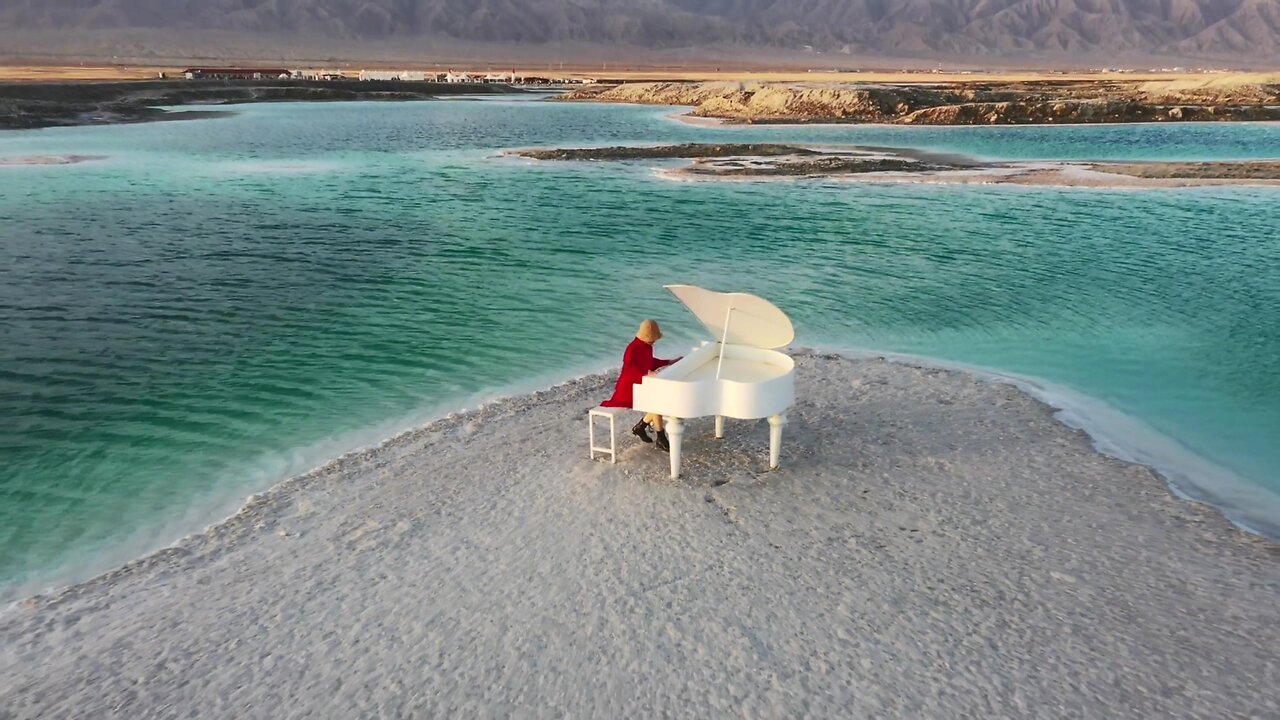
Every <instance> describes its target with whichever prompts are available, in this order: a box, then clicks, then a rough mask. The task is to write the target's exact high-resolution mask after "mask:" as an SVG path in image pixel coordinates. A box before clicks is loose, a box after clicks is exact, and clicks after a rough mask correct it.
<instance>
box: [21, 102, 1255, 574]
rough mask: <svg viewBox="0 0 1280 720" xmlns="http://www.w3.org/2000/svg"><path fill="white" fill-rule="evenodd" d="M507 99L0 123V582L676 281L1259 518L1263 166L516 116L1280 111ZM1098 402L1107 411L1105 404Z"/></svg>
mask: <svg viewBox="0 0 1280 720" xmlns="http://www.w3.org/2000/svg"><path fill="white" fill-rule="evenodd" d="M669 113H670V110H668V109H655V108H636V107H608V106H599V105H557V104H548V103H532V102H526V101H507V100H503V101H491V100H486V101H458V102H440V103H414V104H403V105H388V104H363V103H353V104H335V105H258V106H247V107H244V108H242V109H241V113H240V114H239V115H238V116H236V117H232V118H225V119H217V120H204V121H196V122H187V123H161V124H152V125H137V126H126V127H107V128H74V129H56V130H44V131H24V132H7V133H0V158H3V157H14V156H27V155H41V154H81V155H103V156H106V159H104V160H101V161H97V162H92V163H85V164H81V165H72V166H57V167H0V588H3V589H0V597H5V596H6V595H7V596H8V597H14V596H17V595H21V594H22V593H25V592H30V591H33V590H35V589H39V588H40V587H42V586H43V585H45V584H47V583H49V582H55V581H63V580H68V579H78V578H83V577H87V576H88V575H89V574H91V573H93V572H96V571H99V570H102V569H104V568H105V567H107V566H109V565H110V564H112V563H116V562H120V561H122V560H125V559H128V558H129V557H132V556H136V555H137V554H138V553H140V552H142V551H144V550H147V549H151V548H154V547H158V546H160V545H162V544H164V543H167V542H169V541H171V540H173V539H175V538H176V537H178V536H179V535H181V534H184V533H186V532H191V531H195V530H199V529H200V528H201V527H202V526H203V525H204V524H205V523H207V522H209V521H211V520H213V519H216V518H218V517H221V516H223V515H225V514H226V513H227V512H229V511H231V510H234V508H235V507H236V506H237V505H238V504H239V503H240V502H241V501H242V499H243V497H244V496H245V495H247V494H248V493H250V492H256V491H260V490H262V489H264V488H266V487H268V486H270V485H271V484H273V483H274V482H276V481H278V480H280V479H282V478H284V477H287V476H289V475H291V474H295V473H297V472H300V471H302V470H305V469H307V468H309V467H313V466H315V465H317V464H319V463H321V462H323V461H324V460H325V459H327V458H330V457H333V456H336V455H337V454H340V453H341V452H343V451H346V450H350V449H354V448H355V447H358V446H360V445H364V444H368V443H371V442H373V441H376V440H378V439H380V438H382V437H385V436H387V435H388V434H390V433H392V432H394V431H396V430H398V429H403V428H405V427H408V426H409V425H411V424H413V423H415V422H419V421H422V420H424V419H426V418H429V417H431V416H433V415H434V414H435V413H437V412H441V411H446V410H452V409H456V408H457V407H459V406H461V405H463V404H467V403H471V402H474V401H475V400H476V398H479V397H484V396H487V395H492V394H494V393H499V392H503V391H512V390H517V389H521V388H532V387H536V386H540V385H545V384H548V383H550V382H551V381H554V380H556V379H561V378H564V377H568V376H571V375H574V374H578V373H580V372H583V371H586V370H594V369H598V368H601V367H604V366H607V365H610V364H612V363H613V362H615V360H616V358H615V356H616V355H617V354H618V352H619V351H620V349H621V348H622V346H623V345H624V344H625V343H626V342H627V340H628V339H629V337H630V335H631V333H632V332H633V330H634V328H633V327H632V326H633V325H634V324H635V322H636V320H638V315H637V313H638V312H641V311H638V310H637V309H636V308H643V311H642V312H643V314H646V315H653V316H656V317H659V318H662V319H663V320H664V321H666V326H667V328H668V337H669V338H671V340H669V341H666V342H668V343H669V345H670V348H671V352H672V353H678V352H679V351H680V350H682V349H683V347H682V346H684V345H685V344H687V343H689V342H692V341H694V340H695V339H700V337H701V334H700V328H699V327H698V326H696V324H695V323H693V322H692V321H691V319H690V318H688V317H687V316H686V315H685V313H684V311H683V310H682V308H680V306H679V305H678V304H676V303H675V302H674V301H672V300H670V299H669V298H668V297H666V296H665V293H664V291H663V290H662V289H661V286H662V284H664V283H669V282H688V283H695V284H702V285H705V286H708V287H713V288H720V289H736V290H745V291H750V292H756V293H759V294H761V295H763V296H765V297H768V298H770V299H771V300H774V301H775V302H776V303H778V304H779V305H780V306H782V307H784V308H785V309H787V310H788V312H789V313H790V314H791V316H792V317H793V319H794V321H795V324H796V327H797V328H798V333H799V337H798V340H797V344H798V345H805V346H825V347H837V348H871V349H875V350H882V351H893V352H901V353H912V354H918V355H923V356H927V357H931V358H937V359H939V360H944V361H950V362H957V363H967V364H973V365H978V366H983V367H987V368H992V369H996V370H1000V371H1004V372H1008V373H1017V374H1021V375H1024V376H1028V377H1032V378H1037V379H1039V380H1040V381H1043V383H1044V384H1046V387H1047V390H1046V393H1047V394H1048V395H1049V396H1051V397H1053V398H1057V399H1058V400H1061V401H1062V402H1064V403H1066V404H1068V405H1072V406H1073V407H1074V408H1075V409H1076V412H1075V416H1078V417H1079V418H1080V419H1081V420H1082V421H1084V422H1086V423H1088V424H1091V425H1090V427H1091V429H1092V430H1094V431H1095V432H1096V433H1097V434H1098V435H1099V437H1101V438H1102V439H1103V442H1104V444H1106V445H1108V446H1112V445H1114V446H1116V449H1117V450H1118V451H1122V452H1127V453H1129V454H1130V455H1131V456H1134V457H1139V458H1141V459H1146V460H1148V461H1151V462H1157V463H1163V464H1164V465H1165V469H1167V470H1169V471H1170V472H1171V473H1173V478H1174V481H1175V483H1177V484H1178V485H1179V486H1180V487H1181V489H1182V490H1183V491H1185V492H1188V493H1190V494H1192V495H1195V496H1197V497H1206V498H1210V499H1212V500H1213V501H1214V502H1215V503H1217V504H1218V505H1219V506H1221V507H1223V508H1224V510H1225V511H1226V512H1227V513H1228V514H1229V515H1230V516H1232V517H1233V518H1234V519H1236V520H1237V521H1239V522H1243V523H1246V524H1247V525H1249V526H1250V527H1253V528H1255V529H1259V530H1263V531H1267V532H1269V533H1277V534H1280V530H1278V529H1280V442H1277V438H1280V363H1278V362H1277V359H1276V358H1277V357H1280V312H1277V308H1280V239H1278V238H1277V232H1276V231H1277V228H1280V192H1277V191H1273V190H1269V189H1245V188H1229V189H1223V188H1213V189H1195V190H1164V191H1144V192H1133V191H1106V190H1081V189H1069V190H1062V189H1048V188H1017V187H973V186H969V187H960V186H932V185H899V186H869V185H858V184H842V183H836V182H825V181H803V182H789V183H788V182H784V183H778V182H764V183H714V182H700V183H678V182H671V181H668V180H665V179H661V178H659V177H656V176H655V174H654V173H653V168H652V166H649V165H644V164H623V165H612V164H545V165H539V164H533V163H527V162H523V161H518V160H513V159H509V158H501V157H497V153H498V151H499V150H501V149H503V148H511V147H525V146H533V145H587V144H599V143H650V142H675V141H700V140H701V141H710V140H723V139H733V140H766V139H771V140H781V141H806V142H828V143H861V144H873V145H892V146H909V147H917V148H926V149H931V150H938V151H947V152H962V153H967V154H972V155H978V156H983V157H991V158H1020V159H1026V158H1044V159H1051V158H1071V159H1086V158H1094V159H1104V158H1116V159H1214V158H1247V157H1280V126H1276V125H1265V124H1255V125H1156V126H1107V127H1073V128H1035V127H1020V128H882V127H864V128H851V127H845V128H821V127H807V128H778V127H773V128H747V129H736V128H723V129H717V128H698V127H691V126H687V125H684V124H680V123H676V122H673V121H671V120H669V119H668V118H667V117H666V116H667V115H668V114H669ZM1112 411H1115V412H1118V413H1120V414H1121V416H1119V417H1117V416H1116V415H1114V414H1112Z"/></svg>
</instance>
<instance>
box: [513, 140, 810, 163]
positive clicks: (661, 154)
mask: <svg viewBox="0 0 1280 720" xmlns="http://www.w3.org/2000/svg"><path fill="white" fill-rule="evenodd" d="M516 154H517V155H520V156H521V157H527V158H532V159H534V160H662V159H688V158H723V157H739V156H751V157H777V156H780V155H817V154H818V152H817V151H816V150H810V149H809V148H802V147H796V146H794V145H776V144H771V143H722V144H712V143H686V144H684V145H658V146H653V147H632V146H616V147H602V148H551V149H546V150H521V151H519V152H517V153H516Z"/></svg>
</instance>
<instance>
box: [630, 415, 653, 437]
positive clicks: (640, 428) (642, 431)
mask: <svg viewBox="0 0 1280 720" xmlns="http://www.w3.org/2000/svg"><path fill="white" fill-rule="evenodd" d="M648 430H649V423H647V422H645V421H643V420H641V421H640V422H638V423H636V426H635V427H633V428H631V432H632V434H634V435H635V436H636V437H638V438H640V439H641V440H643V441H645V442H647V443H651V442H653V438H651V437H649V433H648Z"/></svg>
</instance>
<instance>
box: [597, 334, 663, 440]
mask: <svg viewBox="0 0 1280 720" xmlns="http://www.w3.org/2000/svg"><path fill="white" fill-rule="evenodd" d="M660 339H662V330H660V329H659V328H658V323H657V321H655V320H645V321H644V322H642V323H640V331H639V332H637V333H636V339H635V340H632V341H631V344H630V345H628V346H627V351H626V352H625V353H623V355H622V374H621V375H619V376H618V386H617V387H616V388H615V389H614V391H613V397H611V398H609V399H608V400H605V401H604V402H602V403H600V404H601V405H602V406H603V407H624V408H629V407H631V398H632V393H633V391H634V388H635V386H636V385H637V384H639V382H640V381H641V380H643V379H644V378H645V376H646V375H649V374H651V373H653V372H654V371H655V370H658V369H659V368H664V367H666V366H668V365H670V364H672V363H674V362H677V361H678V360H680V358H676V359H675V360H659V359H658V358H655V357H654V356H653V344H654V343H656V342H658V340H660ZM651 425H652V426H653V429H654V430H655V431H656V432H657V433H658V447H659V448H660V449H662V450H669V449H671V445H670V443H669V442H668V441H667V433H666V431H665V430H663V429H662V416H661V415H657V414H655V413H649V414H648V415H645V416H644V419H643V420H641V421H640V422H639V423H638V424H637V425H636V426H635V427H633V428H631V432H633V433H635V434H636V435H637V436H638V437H639V438H640V439H641V440H643V441H645V442H653V440H652V439H651V438H650V437H649V433H648V432H646V431H647V430H648V429H649V426H651Z"/></svg>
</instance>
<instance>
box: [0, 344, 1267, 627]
mask: <svg viewBox="0 0 1280 720" xmlns="http://www.w3.org/2000/svg"><path fill="white" fill-rule="evenodd" d="M794 354H795V356H796V357H821V356H824V355H826V356H837V357H840V358H844V359H847V360H851V361H858V362H863V361H874V360H881V361H887V362H891V363H897V364H901V365H904V366H906V367H910V368H914V369H927V370H938V371H943V372H951V373H959V374H963V375H966V376H971V377H973V378H976V379H978V380H980V381H983V382H989V383H992V384H998V385H1008V386H1011V387H1013V388H1015V389H1017V391H1018V392H1020V393H1022V394H1024V395H1026V396H1027V397H1029V398H1031V399H1033V400H1034V401H1035V402H1037V403H1039V404H1041V405H1043V406H1044V407H1046V408H1048V409H1049V410H1050V411H1051V413H1052V414H1053V417H1054V419H1055V421H1056V422H1058V423H1060V424H1061V425H1063V426H1064V427H1066V428H1070V429H1072V430H1077V431H1080V432H1082V433H1084V434H1085V436H1086V437H1088V438H1089V441H1090V443H1091V445H1092V447H1093V449H1094V451H1095V452H1097V453H1098V454H1099V455H1102V456H1104V457H1107V458H1111V459H1115V460H1117V461H1120V462H1124V463H1129V464H1133V465H1137V466H1140V467H1143V468H1146V469H1147V470H1150V471H1151V472H1152V473H1153V474H1154V476H1155V477H1157V478H1158V479H1159V481H1160V482H1161V484H1162V485H1163V486H1164V487H1165V489H1166V490H1167V491H1168V492H1169V494H1170V495H1171V496H1172V497H1174V498H1176V499H1177V500H1178V501H1179V502H1185V503H1188V504H1194V505H1197V506H1201V507H1203V508H1205V509H1207V510H1208V511H1211V512H1212V513H1213V514H1214V515H1216V516H1218V517H1220V518H1221V519H1222V520H1223V522H1224V523H1226V525H1227V526H1228V527H1230V528H1231V529H1232V531H1233V532H1237V533H1242V534H1244V535H1247V536H1249V537H1252V538H1255V539H1256V540H1257V541H1259V542H1263V543H1270V544H1273V545H1274V546H1275V547H1276V549H1277V551H1280V505H1277V502H1280V499H1278V498H1276V497H1275V496H1274V495H1273V494H1271V493H1269V492H1268V491H1266V490H1265V489H1262V488H1259V487H1257V486H1255V485H1253V484H1251V483H1249V482H1248V481H1246V480H1244V479H1243V478H1242V477H1240V476H1239V475H1237V474H1236V473H1234V472H1233V471H1230V470H1227V469H1226V468H1222V467H1220V466H1218V465H1216V464H1215V463H1214V462H1213V461H1211V460H1208V459H1206V458H1203V457H1201V456H1199V455H1198V454H1196V453H1195V452H1194V451H1192V450H1189V449H1187V448H1185V447H1183V446H1182V445H1181V444H1179V443H1178V442H1177V441H1176V440H1175V439H1173V438H1171V437H1168V436H1166V435H1164V434H1162V433H1160V432H1158V431H1156V430H1153V429H1151V428H1150V427H1148V426H1147V425H1146V424H1145V423H1144V422H1143V421H1141V420H1139V419H1138V418H1135V417H1132V416H1129V415H1127V414H1125V413H1123V412H1120V411H1118V410H1115V409H1113V408H1111V407H1110V406H1108V405H1107V404H1106V403H1104V402H1103V401H1101V400H1098V399H1096V398H1092V397H1090V396H1088V395H1085V394H1083V393H1080V392H1078V391H1075V390H1072V389H1070V388H1067V387H1065V386H1059V385H1056V384H1054V383H1052V382H1049V381H1046V380H1042V379H1040V378H1035V377H1031V376H1025V375H1020V374H1017V373H1011V372H1007V371H1002V370H998V369H993V368H988V367H984V366H978V365H969V364H966V363H961V362H955V361H949V360H943V359H939V358H933V357H928V356H922V355H913V354H908V353H895V352H888V351H877V350H872V349H867V348H859V347H850V346H821V345H820V346H817V347H813V348H809V347H805V348H796V349H795V351H794ZM609 367H611V366H610V365H609V364H608V363H601V364H600V366H599V367H597V368H596V369H594V370H590V369H585V370H584V368H579V369H578V370H577V374H573V373H571V374H569V375H567V376H565V375H554V376H548V377H547V378H543V379H542V380H539V381H535V382H531V383H520V384H518V385H514V386H511V387H507V388H502V389H498V390H494V391H482V392H479V393H476V394H474V395H472V396H470V397H469V398H466V399H463V400H460V401H458V402H443V403H438V404H436V405H435V406H434V407H435V408H436V409H435V410H428V411H425V412H420V413H413V414H411V415H410V416H409V418H408V419H403V420H389V421H387V422H385V423H381V424H379V425H378V428H381V430H378V429H374V430H373V431H372V432H365V433H359V434H358V437H364V438H373V439H367V440H360V439H353V440H352V441H351V442H343V441H338V443H337V445H339V446H346V447H348V448H349V449H347V450H345V451H340V452H339V453H338V454H337V455H332V454H330V455H324V454H323V453H324V451H323V450H318V451H316V452H311V453H305V454H309V455H315V454H317V452H318V453H319V454H320V458H321V459H319V460H317V461H314V463H315V464H310V463H308V467H307V469H304V470H300V471H298V472H295V473H293V474H291V475H289V476H287V477H283V478H280V479H278V480H276V481H275V482H272V483H271V484H270V485H267V486H265V487H264V488H263V489H262V490H260V491H258V492H253V493H250V494H249V495H248V496H243V499H242V500H240V501H239V502H238V504H236V505H235V506H234V507H233V509H231V510H229V511H228V510H223V511H218V510H216V509H211V511H210V512H208V513H203V514H204V515H206V516H208V517H210V518H211V519H210V520H209V521H208V522H207V524H205V525H204V526H203V528H202V529H199V530H193V531H190V532H186V533H183V534H181V535H179V536H178V537H177V538H176V539H173V540H170V541H162V542H161V543H159V544H155V543H150V545H152V549H150V550H141V551H135V552H134V553H132V554H130V553H129V552H127V551H126V552H123V553H104V554H105V555H107V556H108V557H113V558H120V557H127V559H124V560H120V559H116V560H108V561H106V562H105V563H97V564H98V565H103V566H105V569H103V570H101V571H100V572H97V573H94V574H92V575H89V576H87V577H84V578H82V579H79V580H74V581H71V582H65V581H59V580H56V579H51V580H47V581H45V580H38V579H34V580H29V581H24V582H22V583H19V584H17V585H14V586H12V587H13V588H26V589H25V590H19V591H18V592H16V593H14V592H4V591H5V590H7V589H6V588H2V587H0V598H5V596H6V595H7V596H8V597H7V599H3V600H0V618H3V616H4V615H5V614H6V613H8V612H11V611H13V610H15V609H16V608H19V607H22V606H27V605H29V604H31V603H33V602H41V603H43V602H57V601H58V600H59V599H61V598H62V597H63V596H65V595H69V594H70V595H78V594H80V593H81V592H82V591H83V590H84V589H85V588H86V586H93V585H95V584H97V583H99V582H107V581H109V580H110V578H112V577H114V576H117V575H119V574H120V573H128V572H132V571H133V570H134V569H136V568H146V567H148V566H150V565H151V564H152V561H153V560H157V561H158V560H163V559H164V558H168V557H171V556H173V554H174V553H179V554H181V553H183V552H185V551H183V550H182V548H183V547H184V546H187V545H189V544H191V543H198V542H200V541H201V539H202V538H206V537H212V536H219V535H222V534H224V532H223V531H224V526H228V527H230V526H232V525H234V524H236V523H239V522H243V521H244V519H243V518H241V516H242V515H246V514H248V515H251V514H252V512H253V510H254V508H255V507H257V506H258V505H259V504H260V503H262V502H264V501H266V500H268V499H270V498H272V497H276V496H282V497H283V496H287V494H288V492H290V491H291V490H292V489H296V488H298V487H300V486H301V485H303V484H305V483H306V482H308V481H309V479H313V478H316V477H320V476H323V475H325V474H328V473H329V472H332V471H335V470H340V469H341V468H342V467H344V466H345V465H346V464H348V463H350V462H352V461H354V460H357V459H360V458H364V457H367V456H369V455H370V454H376V453H377V452H379V451H382V450H383V449H385V448H389V447H394V446H397V445H399V444H401V443H402V442H411V441H412V440H413V438H415V437H418V436H421V435H424V434H430V433H433V432H436V431H437V430H436V429H435V428H436V426H442V424H443V425H449V426H452V425H455V424H456V423H459V422H461V423H466V422H469V420H470V418H472V416H483V415H484V414H485V413H486V412H491V411H500V410H501V409H503V408H505V407H506V406H508V405H510V404H512V403H518V402H521V401H525V400H528V399H531V398H539V397H542V396H544V395H546V394H552V393H555V392H556V391H558V390H561V389H564V388H566V387H572V386H577V385H581V384H584V383H591V382H595V381H599V380H601V379H604V380H607V381H609V382H610V383H611V382H612V378H613V376H615V375H616V373H614V372H613V371H611V370H609ZM550 378H558V379H550ZM548 382H549V383H550V384H549V385H547V384H546V383H548ZM444 408H455V409H453V410H445V409H444ZM414 418H416V419H414ZM1117 428H1118V429H1119V431H1120V432H1121V433H1122V434H1124V435H1126V436H1127V438H1129V439H1131V438H1132V437H1133V436H1134V435H1137V436H1139V437H1141V438H1142V440H1141V441H1140V442H1137V443H1133V442H1125V441H1123V440H1119V439H1117V438H1116V437H1114V433H1115V432H1116V429H1117ZM1195 475H1199V476H1202V477H1203V476H1211V477H1214V478H1216V480H1217V488H1216V489H1217V490H1219V491H1230V492H1229V493H1227V492H1222V493H1221V496H1216V495H1215V488H1211V487H1207V486H1205V485H1207V484H1208V483H1198V482H1197V481H1196V480H1195V477H1193V476H1195ZM1228 494H1229V495H1230V496H1231V497H1234V498H1236V502H1237V504H1240V505H1243V504H1245V503H1247V502H1251V501H1252V502H1255V503H1257V504H1255V505H1251V507H1257V506H1258V505H1259V504H1260V505H1262V506H1272V505H1275V506H1276V512H1277V513H1278V514H1277V515H1276V519H1275V520H1274V521H1273V522H1272V523H1271V524H1268V523H1265V522H1262V523H1260V522H1259V521H1257V520H1254V519H1247V518H1242V517H1240V507H1231V506H1228V505H1227V504H1226V503H1227V502H1228V501H1229V498H1228V497H1227V495H1228ZM232 497H234V493H233V494H232ZM227 505H228V503H226V502H222V503H217V506H218V507H226V506H227ZM190 512H191V511H190V510H188V513H190ZM197 514H199V513H197ZM1273 525H1274V526H1273ZM59 574H60V573H58V572H54V573H53V574H52V575H51V577H55V578H56V577H57V576H58V575H59Z"/></svg>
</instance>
